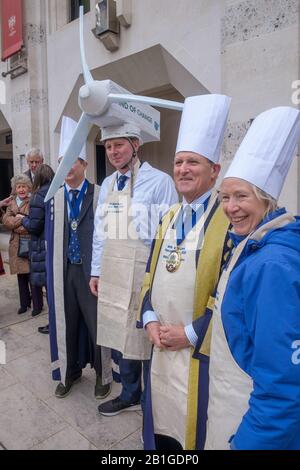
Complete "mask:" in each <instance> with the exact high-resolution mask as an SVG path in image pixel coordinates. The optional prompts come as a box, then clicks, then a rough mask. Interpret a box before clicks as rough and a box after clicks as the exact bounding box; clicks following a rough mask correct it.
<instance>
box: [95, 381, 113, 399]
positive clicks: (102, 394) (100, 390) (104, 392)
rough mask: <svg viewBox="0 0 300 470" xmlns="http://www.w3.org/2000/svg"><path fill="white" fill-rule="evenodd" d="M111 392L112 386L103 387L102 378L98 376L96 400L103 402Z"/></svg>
mask: <svg viewBox="0 0 300 470" xmlns="http://www.w3.org/2000/svg"><path fill="white" fill-rule="evenodd" d="M110 392H111V384H106V385H102V381H101V377H100V376H99V375H97V376H96V385H95V398H97V399H100V400H103V398H106V397H107V396H108V395H109V394H110Z"/></svg>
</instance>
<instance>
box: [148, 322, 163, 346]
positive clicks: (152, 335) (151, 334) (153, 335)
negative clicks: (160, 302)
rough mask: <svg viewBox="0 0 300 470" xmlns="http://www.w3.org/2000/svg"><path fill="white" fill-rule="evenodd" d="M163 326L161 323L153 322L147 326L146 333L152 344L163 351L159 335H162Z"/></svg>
mask: <svg viewBox="0 0 300 470" xmlns="http://www.w3.org/2000/svg"><path fill="white" fill-rule="evenodd" d="M160 328H161V324H160V323H159V321H151V322H149V323H147V325H146V331H147V335H148V338H149V341H150V343H152V344H154V346H157V347H158V348H160V349H163V348H164V346H163V345H162V344H161V342H160V338H159V334H160Z"/></svg>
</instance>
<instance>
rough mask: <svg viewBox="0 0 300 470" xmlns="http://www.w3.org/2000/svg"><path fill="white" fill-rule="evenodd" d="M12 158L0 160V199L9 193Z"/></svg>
mask: <svg viewBox="0 0 300 470" xmlns="http://www.w3.org/2000/svg"><path fill="white" fill-rule="evenodd" d="M13 171H14V170H13V160H11V159H1V160H0V199H4V198H5V197H7V196H9V195H10V189H11V188H10V180H11V178H12V177H13Z"/></svg>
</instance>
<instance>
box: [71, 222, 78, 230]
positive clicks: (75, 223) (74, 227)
mask: <svg viewBox="0 0 300 470" xmlns="http://www.w3.org/2000/svg"><path fill="white" fill-rule="evenodd" d="M77 227H78V223H77V220H75V219H74V220H72V222H71V229H72V230H74V232H75V231H76V230H77Z"/></svg>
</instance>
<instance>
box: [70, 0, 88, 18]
mask: <svg viewBox="0 0 300 470" xmlns="http://www.w3.org/2000/svg"><path fill="white" fill-rule="evenodd" d="M81 5H83V7H84V8H83V11H84V13H87V12H88V11H90V0H70V21H74V20H76V19H77V18H79V7H80V6H81Z"/></svg>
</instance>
